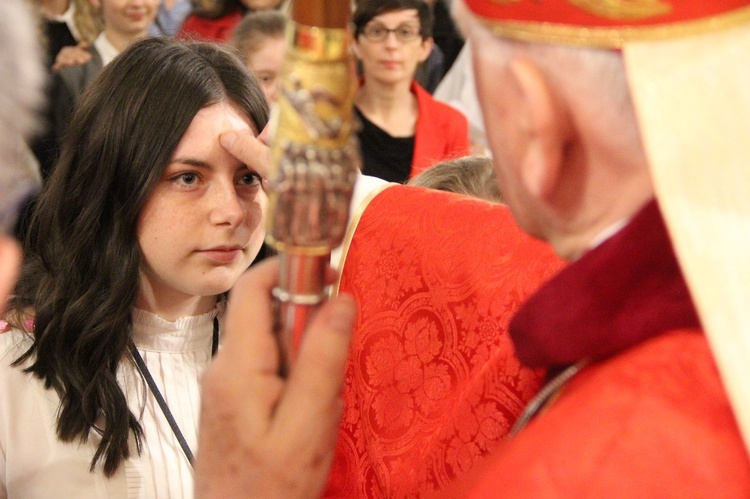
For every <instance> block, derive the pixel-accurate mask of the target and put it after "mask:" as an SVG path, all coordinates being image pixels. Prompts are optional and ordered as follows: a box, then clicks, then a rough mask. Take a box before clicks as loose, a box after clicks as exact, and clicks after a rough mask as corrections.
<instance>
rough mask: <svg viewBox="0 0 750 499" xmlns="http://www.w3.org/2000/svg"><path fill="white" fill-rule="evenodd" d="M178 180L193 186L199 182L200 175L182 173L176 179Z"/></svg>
mask: <svg viewBox="0 0 750 499" xmlns="http://www.w3.org/2000/svg"><path fill="white" fill-rule="evenodd" d="M176 180H178V181H179V182H180V183H182V184H184V185H193V184H194V183H196V182H197V181H198V175H196V174H195V173H182V174H180V175H179V176H178V177H177V178H176Z"/></svg>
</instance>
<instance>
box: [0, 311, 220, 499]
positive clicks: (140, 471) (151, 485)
mask: <svg viewBox="0 0 750 499" xmlns="http://www.w3.org/2000/svg"><path fill="white" fill-rule="evenodd" d="M218 313H219V309H218V308H217V309H216V310H214V311H212V312H209V313H207V314H204V315H200V316H196V317H183V318H181V319H178V320H177V321H175V322H168V321H165V320H163V319H162V318H160V317H158V316H156V315H154V314H151V313H148V312H144V311H142V310H136V311H134V314H133V338H134V341H135V344H136V347H137V348H138V351H139V352H140V354H141V356H142V357H143V360H144V362H145V364H146V366H147V367H148V370H149V371H150V373H151V375H152V376H153V378H154V380H155V382H156V384H157V386H158V387H159V390H160V391H161V393H162V395H163V397H164V399H165V400H166V402H167V405H168V406H169V409H170V410H171V412H172V414H173V416H174V418H175V420H176V421H177V424H178V425H179V428H180V430H181V431H182V433H183V435H184V437H185V439H186V440H187V442H188V444H189V446H190V448H191V449H192V451H193V453H195V451H196V443H197V428H198V414H199V404H200V393H199V383H198V382H199V378H200V374H201V372H202V371H203V369H204V368H205V367H206V365H207V364H208V362H209V360H210V359H211V342H212V336H213V322H214V318H215V317H216V316H217V315H218ZM30 341H31V340H30V339H29V338H28V337H27V336H26V335H24V334H23V333H21V332H19V331H10V332H8V333H4V334H0V498H5V497H11V498H13V497H19V498H20V497H23V498H42V497H76V498H146V497H149V498H151V497H158V498H183V497H184V498H189V497H192V496H193V471H192V468H191V466H190V464H189V463H188V461H187V459H186V457H185V455H184V453H183V451H182V448H181V447H180V444H179V443H178V441H177V439H176V438H175V436H174V434H173V432H172V429H171V428H170V426H169V423H168V422H167V420H166V418H165V417H164V414H163V413H162V411H161V409H160V408H159V405H158V404H157V402H156V400H155V399H154V397H153V395H152V394H151V393H150V392H149V391H148V387H147V386H146V385H145V383H144V382H143V380H142V378H141V377H140V376H139V375H138V372H137V368H136V367H135V366H134V365H133V364H132V363H130V362H123V363H121V365H120V371H119V373H118V379H119V381H120V385H121V387H122V388H123V390H124V391H125V393H126V396H127V399H128V403H129V405H130V409H131V411H133V413H134V414H135V415H136V417H139V420H140V423H141V426H142V427H143V430H144V435H145V438H144V440H143V451H142V453H141V454H140V455H138V454H137V452H136V451H135V442H134V439H133V438H132V436H131V439H130V440H131V443H130V449H131V454H132V455H131V457H130V458H129V459H128V460H127V461H126V462H125V464H124V466H121V467H120V469H119V470H118V471H117V473H116V474H115V475H114V476H113V477H112V478H109V479H108V478H107V477H106V476H105V475H104V473H103V471H102V470H101V467H100V466H98V467H97V468H96V470H95V471H94V472H89V466H90V464H91V460H92V457H93V455H94V452H95V449H96V445H97V444H98V442H99V438H98V435H97V434H96V433H94V432H93V431H92V432H91V433H90V436H89V440H88V442H87V443H80V444H79V443H78V442H73V443H63V442H60V441H59V440H58V439H57V437H56V434H55V421H56V412H57V408H58V405H59V399H58V397H57V394H56V393H55V392H54V391H52V390H45V389H44V386H43V384H42V382H40V381H39V380H38V379H36V378H32V377H31V376H29V375H27V374H24V373H23V372H22V370H21V369H20V368H18V367H11V366H10V364H11V363H12V362H13V361H14V360H15V359H16V358H18V356H19V355H20V354H21V353H23V352H24V351H25V350H26V349H27V348H28V346H29V344H30Z"/></svg>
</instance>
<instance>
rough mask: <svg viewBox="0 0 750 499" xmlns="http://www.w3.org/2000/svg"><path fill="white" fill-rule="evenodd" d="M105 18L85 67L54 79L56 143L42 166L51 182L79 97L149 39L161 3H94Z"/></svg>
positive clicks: (62, 72) (52, 101)
mask: <svg viewBox="0 0 750 499" xmlns="http://www.w3.org/2000/svg"><path fill="white" fill-rule="evenodd" d="M90 1H91V2H92V5H94V6H95V7H96V9H97V10H98V14H99V15H100V16H101V19H102V24H103V30H102V32H101V33H100V34H99V36H97V38H96V39H95V40H94V42H93V43H92V45H91V46H90V47H89V48H88V49H87V51H88V52H89V54H90V56H91V57H90V59H89V60H88V61H87V62H85V63H84V64H73V65H68V66H66V67H63V68H60V69H59V70H58V71H57V72H56V74H55V75H54V77H53V79H52V85H51V88H50V101H49V108H50V112H49V119H48V122H49V124H50V128H51V133H52V140H51V141H50V142H49V143H48V144H47V145H46V147H47V149H48V150H47V151H46V153H47V154H46V157H47V158H49V160H48V161H45V162H44V163H41V168H42V177H43V178H45V179H46V178H47V177H48V176H49V174H50V172H51V171H52V168H53V166H54V162H55V160H56V159H57V157H58V154H59V149H60V144H61V143H62V139H63V136H64V134H65V131H66V129H67V127H68V124H69V122H70V117H71V115H72V112H73V108H74V106H75V103H76V101H77V99H78V96H79V95H80V94H81V92H83V89H84V88H85V87H86V85H87V84H88V83H89V81H91V80H92V79H93V78H94V76H95V75H96V74H97V73H99V71H101V69H102V68H103V67H104V66H106V65H107V64H109V63H110V62H111V61H112V60H113V59H114V58H115V56H117V54H119V53H120V52H122V51H123V50H124V49H125V48H127V47H128V46H129V45H131V44H132V43H134V42H136V41H137V40H140V39H141V38H144V37H146V36H148V27H149V25H150V24H151V23H152V22H153V20H154V18H155V16H156V10H157V7H158V0H90Z"/></svg>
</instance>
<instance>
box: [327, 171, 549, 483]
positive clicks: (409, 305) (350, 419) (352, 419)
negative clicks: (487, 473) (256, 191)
mask: <svg viewBox="0 0 750 499" xmlns="http://www.w3.org/2000/svg"><path fill="white" fill-rule="evenodd" d="M561 266H562V262H561V260H560V259H558V258H557V257H556V256H555V255H554V254H553V252H552V250H551V248H550V247H549V246H548V245H546V244H544V243H541V242H539V241H537V240H534V239H532V238H531V237H529V236H527V235H526V234H524V233H523V232H522V231H521V230H520V229H519V228H518V227H517V226H516V224H515V222H514V221H513V219H512V217H511V214H510V212H509V210H508V208H507V207H505V206H502V205H498V204H493V203H488V202H486V201H481V200H477V199H473V198H468V197H464V196H458V195H455V194H449V193H445V192H439V191H432V190H427V189H420V188H415V187H411V186H392V187H389V188H387V189H385V190H384V191H383V192H381V193H380V194H378V195H377V196H376V197H375V198H374V199H373V200H372V201H371V202H370V203H369V205H368V206H367V208H366V210H365V211H364V212H363V213H362V216H361V219H360V220H359V222H358V225H357V226H356V231H355V232H354V235H353V237H352V238H351V241H350V244H349V245H348V247H347V248H346V249H345V254H344V265H343V271H342V275H341V282H340V292H345V293H349V294H352V295H353V296H354V298H355V300H356V302H357V305H358V309H359V310H358V311H359V313H358V316H357V322H356V325H355V331H354V335H353V337H352V345H351V354H350V361H349V364H348V366H347V379H346V387H345V390H344V398H345V402H346V408H345V412H344V415H343V419H342V425H341V430H340V436H339V442H338V447H337V453H336V458H335V461H334V466H333V470H332V475H331V481H330V483H329V487H328V489H327V491H326V496H328V497H346V498H352V497H405V496H414V495H421V494H424V493H425V492H428V491H432V490H438V489H440V488H441V487H443V486H444V485H445V484H446V483H449V482H450V481H452V480H453V479H455V477H457V476H461V475H462V474H463V473H465V472H466V471H467V470H469V469H470V468H471V467H472V466H473V464H474V463H475V462H476V461H478V460H479V458H480V457H481V456H482V455H483V454H485V453H486V452H487V451H488V450H489V449H490V448H492V447H493V446H495V445H496V443H497V442H498V441H499V440H500V439H502V438H503V437H504V436H505V435H506V433H507V432H508V430H509V429H510V427H511V425H512V424H513V422H514V421H515V419H516V418H517V417H518V414H519V413H520V411H521V410H522V408H523V407H524V405H525V404H526V402H527V401H528V400H529V398H530V397H531V396H533V394H534V393H535V392H536V391H537V390H538V388H539V386H540V384H541V377H542V371H539V370H532V369H528V368H524V367H522V366H521V365H520V363H519V361H518V360H517V359H516V357H515V355H514V353H513V349H512V346H511V342H510V338H509V336H508V332H507V324H508V321H509V320H510V318H511V317H512V315H513V314H514V313H515V311H516V310H517V309H518V307H519V306H520V305H521V303H522V302H523V301H524V300H525V299H526V297H527V296H529V295H530V294H531V293H532V292H533V291H534V290H535V289H537V288H538V286H539V285H540V284H541V283H542V282H543V281H544V280H546V279H547V278H548V277H549V276H551V275H552V274H554V273H555V272H556V271H557V270H558V269H559V268H560V267H561Z"/></svg>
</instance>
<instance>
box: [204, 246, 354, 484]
mask: <svg viewBox="0 0 750 499" xmlns="http://www.w3.org/2000/svg"><path fill="white" fill-rule="evenodd" d="M278 273H279V268H278V262H277V261H276V260H275V259H273V260H271V261H267V262H263V263H262V264H260V265H258V266H256V267H254V268H253V269H252V270H250V271H249V272H248V273H247V274H245V275H244V276H243V277H242V278H241V279H240V281H239V282H238V283H237V285H236V286H235V287H234V288H233V289H232V291H231V295H230V299H229V305H228V308H227V315H226V322H225V326H224V328H223V334H222V339H221V347H220V349H219V352H218V353H217V355H216V357H215V359H214V361H213V362H212V364H211V366H210V367H209V368H208V369H207V371H206V373H205V376H204V378H203V399H202V410H201V420H200V431H199V443H198V453H197V460H196V497H199V498H213V497H217V498H218V497H221V498H227V497H284V498H294V497H305V498H309V497H316V496H318V495H320V493H321V492H322V490H323V487H324V486H325V484H326V480H327V477H328V472H329V468H330V465H331V461H332V458H333V447H334V444H335V441H336V434H337V428H338V422H339V418H340V415H341V410H342V400H341V389H342V386H343V382H344V363H345V362H346V357H347V353H348V346H349V335H350V333H351V329H352V326H353V323H354V316H355V305H354V302H353V300H352V299H351V298H350V297H346V296H341V297H335V298H332V299H331V300H330V301H328V302H327V303H325V304H324V305H323V306H322V307H321V309H320V310H319V311H318V312H317V314H316V316H315V318H314V319H313V321H312V322H311V324H310V326H309V327H308V329H307V331H306V334H305V337H304V339H303V341H302V345H301V347H300V351H299V355H298V357H297V361H296V364H295V366H294V368H293V369H292V372H291V373H290V376H289V378H288V379H287V380H284V379H283V378H281V377H279V375H278V374H277V373H278V371H279V351H278V346H277V342H276V340H275V338H274V336H273V333H272V328H273V316H272V313H271V310H272V301H271V289H272V288H273V286H274V285H275V284H276V283H277V281H278ZM330 274H331V275H329V278H331V279H332V278H333V277H334V276H333V275H332V274H333V272H332V271H331V273H330Z"/></svg>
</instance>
